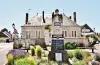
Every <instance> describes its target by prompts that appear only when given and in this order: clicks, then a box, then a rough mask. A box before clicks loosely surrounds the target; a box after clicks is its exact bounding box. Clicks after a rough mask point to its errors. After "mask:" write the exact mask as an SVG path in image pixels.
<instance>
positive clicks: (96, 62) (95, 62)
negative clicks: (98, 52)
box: [91, 61, 99, 65]
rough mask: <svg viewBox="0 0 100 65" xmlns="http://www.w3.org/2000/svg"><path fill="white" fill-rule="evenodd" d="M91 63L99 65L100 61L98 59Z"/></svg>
mask: <svg viewBox="0 0 100 65" xmlns="http://www.w3.org/2000/svg"><path fill="white" fill-rule="evenodd" d="M91 64H92V65H99V62H98V61H92V62H91Z"/></svg>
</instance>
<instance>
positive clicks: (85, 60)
mask: <svg viewBox="0 0 100 65" xmlns="http://www.w3.org/2000/svg"><path fill="white" fill-rule="evenodd" d="M92 60H93V58H92V57H91V56H89V57H85V58H84V59H83V61H84V62H85V63H87V64H88V63H89V62H90V61H92Z"/></svg>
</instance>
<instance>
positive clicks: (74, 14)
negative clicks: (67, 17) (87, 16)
mask: <svg viewBox="0 0 100 65" xmlns="http://www.w3.org/2000/svg"><path fill="white" fill-rule="evenodd" d="M73 17H74V22H75V23H76V12H74V13H73Z"/></svg>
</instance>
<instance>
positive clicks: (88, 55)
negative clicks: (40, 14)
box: [81, 51, 91, 58]
mask: <svg viewBox="0 0 100 65" xmlns="http://www.w3.org/2000/svg"><path fill="white" fill-rule="evenodd" d="M81 53H82V54H83V56H84V58H87V57H90V56H91V54H90V53H89V52H86V51H82V52H81Z"/></svg>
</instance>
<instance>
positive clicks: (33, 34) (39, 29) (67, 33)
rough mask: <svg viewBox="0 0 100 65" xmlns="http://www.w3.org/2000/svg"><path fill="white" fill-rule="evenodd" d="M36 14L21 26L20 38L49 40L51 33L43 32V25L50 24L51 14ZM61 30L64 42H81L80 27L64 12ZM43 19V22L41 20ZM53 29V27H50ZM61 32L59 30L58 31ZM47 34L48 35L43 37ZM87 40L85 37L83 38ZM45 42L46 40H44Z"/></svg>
mask: <svg viewBox="0 0 100 65" xmlns="http://www.w3.org/2000/svg"><path fill="white" fill-rule="evenodd" d="M43 14H44V13H43ZM43 14H37V15H36V16H34V17H33V18H32V19H31V20H29V21H28V22H27V24H26V23H25V24H24V25H23V26H21V30H22V33H21V34H22V38H23V39H39V38H40V39H45V38H47V39H46V40H50V38H51V35H52V30H51V32H50V33H51V34H48V33H47V34H45V28H44V27H45V26H46V25H47V24H50V25H52V14H44V15H43ZM62 18H63V20H62V32H63V35H64V43H66V42H72V40H73V42H77V43H78V42H82V41H83V37H82V36H81V33H82V32H81V30H82V27H81V26H80V25H78V24H77V22H76V21H75V22H74V21H73V20H72V19H70V18H69V17H68V16H66V15H65V14H64V13H63V14H62ZM44 19H45V23H44V22H43V21H44ZM52 29H53V27H52ZM58 32H61V31H58ZM45 36H49V37H45ZM85 41H87V39H86V40H85ZM45 42H47V41H45Z"/></svg>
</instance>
